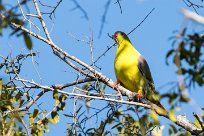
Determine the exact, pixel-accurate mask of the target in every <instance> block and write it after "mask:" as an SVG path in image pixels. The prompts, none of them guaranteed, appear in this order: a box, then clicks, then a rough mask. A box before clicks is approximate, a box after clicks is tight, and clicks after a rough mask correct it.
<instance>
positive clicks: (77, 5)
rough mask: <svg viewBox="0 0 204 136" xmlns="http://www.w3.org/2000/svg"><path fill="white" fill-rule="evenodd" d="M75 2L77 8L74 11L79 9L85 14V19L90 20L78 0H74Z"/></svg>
mask: <svg viewBox="0 0 204 136" xmlns="http://www.w3.org/2000/svg"><path fill="white" fill-rule="evenodd" d="M72 1H73V2H74V4H75V5H76V7H75V8H73V9H72V10H75V9H79V10H80V11H81V12H82V13H83V14H84V17H85V19H86V20H89V17H88V15H87V13H86V11H85V10H84V9H83V8H82V7H81V6H80V4H79V3H78V2H77V1H76V0H72Z"/></svg>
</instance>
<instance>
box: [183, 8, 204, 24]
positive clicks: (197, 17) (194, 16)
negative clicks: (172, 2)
mask: <svg viewBox="0 0 204 136" xmlns="http://www.w3.org/2000/svg"><path fill="white" fill-rule="evenodd" d="M181 12H182V13H183V15H184V16H185V17H186V18H188V19H191V20H193V21H195V22H197V23H200V24H204V17H202V16H200V15H198V14H196V13H194V12H191V11H189V10H186V9H181Z"/></svg>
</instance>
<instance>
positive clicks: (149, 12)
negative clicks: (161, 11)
mask: <svg viewBox="0 0 204 136" xmlns="http://www.w3.org/2000/svg"><path fill="white" fill-rule="evenodd" d="M154 10H155V8H153V9H152V10H151V11H150V12H149V13H148V14H147V15H146V16H145V18H144V19H143V20H142V21H141V22H140V23H139V24H138V25H137V26H136V27H135V28H133V29H132V30H131V31H130V32H129V33H128V34H127V35H129V34H131V33H132V32H133V31H135V29H137V28H138V27H139V26H140V25H141V24H142V23H143V22H144V21H145V20H146V19H147V17H148V16H149V15H150V14H151V13H152V12H153V11H154Z"/></svg>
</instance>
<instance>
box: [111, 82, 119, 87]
mask: <svg viewBox="0 0 204 136" xmlns="http://www.w3.org/2000/svg"><path fill="white" fill-rule="evenodd" d="M116 85H120V82H118V81H116V82H113V83H112V85H111V86H112V88H113V89H114V88H115V87H116Z"/></svg>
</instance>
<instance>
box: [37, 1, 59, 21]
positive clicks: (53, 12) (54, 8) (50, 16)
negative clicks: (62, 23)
mask: <svg viewBox="0 0 204 136" xmlns="http://www.w3.org/2000/svg"><path fill="white" fill-rule="evenodd" d="M61 2H62V0H59V1H58V2H57V5H56V6H54V7H52V6H48V5H45V4H42V2H41V1H39V3H40V4H41V5H42V6H45V7H49V8H53V10H52V11H51V12H49V13H42V14H49V18H50V19H52V15H53V16H54V18H55V11H56V9H57V8H58V7H59V5H60V4H61Z"/></svg>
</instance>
